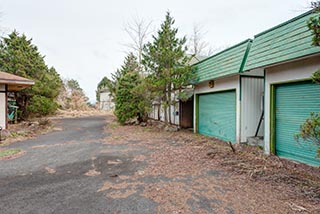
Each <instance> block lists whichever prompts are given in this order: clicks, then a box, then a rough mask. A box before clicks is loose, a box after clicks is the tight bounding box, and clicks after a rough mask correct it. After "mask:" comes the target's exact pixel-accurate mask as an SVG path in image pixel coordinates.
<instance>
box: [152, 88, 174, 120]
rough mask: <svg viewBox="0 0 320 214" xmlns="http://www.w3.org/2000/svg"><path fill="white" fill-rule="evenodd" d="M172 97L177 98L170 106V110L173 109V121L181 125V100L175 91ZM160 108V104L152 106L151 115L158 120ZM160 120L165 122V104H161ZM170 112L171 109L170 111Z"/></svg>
mask: <svg viewBox="0 0 320 214" xmlns="http://www.w3.org/2000/svg"><path fill="white" fill-rule="evenodd" d="M171 96H172V99H173V100H175V104H172V105H171V106H170V108H171V109H170V110H171V123H172V124H175V125H180V121H179V118H180V117H179V116H180V112H179V100H178V99H177V97H176V96H175V93H172V94H171ZM158 108H159V104H154V105H153V106H152V111H151V113H150V114H149V117H150V118H152V119H155V120H157V119H158ZM160 108H161V109H160V121H163V122H164V108H163V105H161V107H160ZM168 112H169V111H168ZM168 120H169V118H168Z"/></svg>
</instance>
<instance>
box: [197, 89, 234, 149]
mask: <svg viewBox="0 0 320 214" xmlns="http://www.w3.org/2000/svg"><path fill="white" fill-rule="evenodd" d="M198 99H199V101H198V102H199V105H198V107H199V113H198V124H199V128H198V131H199V133H200V134H203V135H207V136H213V137H216V138H219V139H222V140H225V141H231V142H232V143H235V142H236V93H235V91H234V90H233V91H225V92H217V93H212V94H204V95H199V98H198Z"/></svg>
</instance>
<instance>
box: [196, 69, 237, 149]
mask: <svg viewBox="0 0 320 214" xmlns="http://www.w3.org/2000/svg"><path fill="white" fill-rule="evenodd" d="M239 78H240V77H239V75H233V76H230V77H225V78H219V79H215V80H214V87H213V88H210V87H209V81H206V82H202V83H199V84H198V85H195V89H194V94H195V96H196V95H198V94H203V93H212V92H218V91H226V90H232V89H235V90H236V99H237V100H236V105H237V106H236V142H237V143H240V81H239ZM196 102H197V99H194V109H195V111H194V117H193V118H194V124H193V125H194V127H195V129H194V131H195V132H197V128H196V121H197V118H196V117H197V114H196V110H197V109H196Z"/></svg>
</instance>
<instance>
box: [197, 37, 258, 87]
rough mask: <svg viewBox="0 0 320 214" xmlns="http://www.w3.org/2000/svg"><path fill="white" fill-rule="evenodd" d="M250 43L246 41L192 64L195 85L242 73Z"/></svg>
mask: <svg viewBox="0 0 320 214" xmlns="http://www.w3.org/2000/svg"><path fill="white" fill-rule="evenodd" d="M251 42H252V40H251V39H247V40H245V41H243V42H241V43H239V44H237V45H234V46H232V47H230V48H227V49H225V50H223V51H221V52H219V53H217V54H215V55H213V56H210V57H208V58H206V59H204V60H202V61H200V62H198V63H196V64H194V65H193V66H192V67H193V68H194V69H195V73H196V75H197V80H196V82H195V83H199V82H204V81H207V80H211V79H215V78H219V77H224V76H229V75H231V74H236V73H240V72H242V71H243V68H244V65H245V61H246V58H247V55H248V53H249V49H250V46H251Z"/></svg>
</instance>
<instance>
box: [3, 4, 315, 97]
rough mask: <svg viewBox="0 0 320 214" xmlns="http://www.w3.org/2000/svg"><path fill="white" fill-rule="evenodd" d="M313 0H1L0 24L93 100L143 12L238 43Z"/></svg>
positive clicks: (217, 43) (156, 21)
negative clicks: (17, 34) (128, 30)
mask: <svg viewBox="0 0 320 214" xmlns="http://www.w3.org/2000/svg"><path fill="white" fill-rule="evenodd" d="M309 4H310V1H309V0H281V1H279V0H264V1H257V0H229V1H214V0H193V1H190V0H183V1H182V0H158V1H152V0H149V1H148V0H132V1H129V0H127V1H123V0H115V1H108V0H54V1H52V0H0V11H1V17H0V27H1V28H2V30H4V31H5V32H6V33H10V32H11V31H12V30H14V29H16V30H17V31H18V32H20V33H24V34H26V36H27V37H28V38H32V39H33V43H34V44H35V45H36V46H38V48H39V50H40V52H41V53H42V55H45V56H46V57H45V61H46V63H47V64H48V65H49V66H54V67H55V68H56V69H57V71H58V72H59V73H60V74H61V76H62V77H64V78H73V79H76V80H78V81H79V83H80V86H81V87H82V88H83V89H84V90H85V92H86V95H87V96H88V97H89V98H90V101H92V102H94V101H95V89H96V86H97V83H98V82H99V81H100V80H101V79H102V77H103V76H108V77H110V74H111V73H112V72H114V71H115V70H116V69H117V68H119V67H120V65H121V64H122V62H123V58H124V56H125V51H126V47H125V46H124V45H123V44H125V43H128V42H130V39H129V37H128V35H127V34H126V33H125V32H124V24H125V23H127V22H128V21H130V19H132V17H137V16H139V17H140V18H143V19H145V20H152V21H153V26H154V27H155V28H159V25H160V23H161V22H162V21H163V20H164V16H165V13H166V11H170V12H171V14H172V16H173V17H174V18H175V20H176V25H175V26H176V27H178V28H179V33H180V35H190V34H191V33H192V28H193V25H194V24H200V25H201V26H202V28H203V30H204V31H206V34H205V37H204V39H205V40H206V41H207V42H208V43H210V45H211V46H213V47H224V46H230V45H233V44H237V43H239V42H241V41H243V40H245V39H247V38H253V36H254V35H255V34H257V33H259V32H261V31H264V30H267V29H268V28H271V27H273V26H275V25H277V24H280V23H282V22H284V21H286V20H288V19H290V18H293V17H294V16H297V15H299V14H301V13H303V12H305V11H307V10H309V9H308V7H309Z"/></svg>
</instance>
